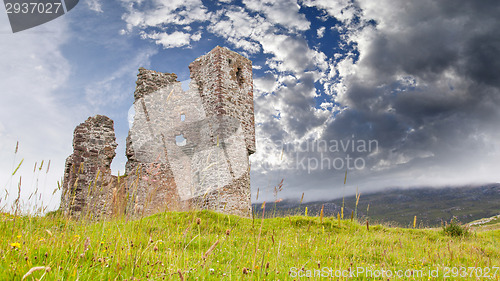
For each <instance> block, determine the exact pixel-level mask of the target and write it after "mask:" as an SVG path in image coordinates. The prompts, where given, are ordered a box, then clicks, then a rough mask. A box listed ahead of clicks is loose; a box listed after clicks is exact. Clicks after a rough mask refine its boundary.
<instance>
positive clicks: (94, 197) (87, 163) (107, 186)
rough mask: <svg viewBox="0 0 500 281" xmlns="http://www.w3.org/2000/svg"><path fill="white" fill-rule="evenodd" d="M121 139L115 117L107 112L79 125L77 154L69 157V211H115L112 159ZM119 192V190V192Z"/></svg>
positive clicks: (65, 201) (65, 193)
mask: <svg viewBox="0 0 500 281" xmlns="http://www.w3.org/2000/svg"><path fill="white" fill-rule="evenodd" d="M116 146H117V143H116V138H115V132H114V129H113V120H111V119H109V118H108V117H106V116H103V115H97V116H94V117H89V118H88V119H87V120H86V121H85V122H84V123H81V124H80V125H78V126H77V127H76V128H75V131H74V133H73V154H71V155H70V156H69V157H68V158H67V159H66V165H65V169H64V181H63V185H62V197H61V208H62V209H63V210H64V212H65V214H67V215H75V216H78V215H81V214H85V215H87V214H89V215H92V216H99V215H101V214H111V213H112V202H113V192H114V193H117V191H116V190H115V191H113V188H116V187H117V186H118V185H117V179H116V177H113V176H112V175H111V169H110V165H111V161H112V160H113V158H114V157H115V154H116V153H115V149H116ZM115 195H116V194H115Z"/></svg>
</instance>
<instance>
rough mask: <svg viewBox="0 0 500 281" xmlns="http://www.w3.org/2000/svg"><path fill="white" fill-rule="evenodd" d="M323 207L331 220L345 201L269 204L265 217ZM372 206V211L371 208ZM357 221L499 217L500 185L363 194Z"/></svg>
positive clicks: (348, 208)
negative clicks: (367, 219)
mask: <svg viewBox="0 0 500 281" xmlns="http://www.w3.org/2000/svg"><path fill="white" fill-rule="evenodd" d="M323 205H324V215H325V216H332V215H335V216H336V215H337V213H340V212H341V207H342V198H340V199H335V200H329V201H325V202H307V203H302V204H300V202H298V201H287V200H285V201H282V202H279V203H277V204H276V210H274V206H275V204H274V203H272V202H268V203H267V205H266V217H271V216H273V215H276V216H286V215H290V214H299V213H301V214H304V211H305V208H306V207H307V209H308V215H310V216H317V215H319V213H320V211H321V207H322V206H323ZM368 205H369V208H368ZM253 206H254V210H255V212H256V214H257V215H259V216H260V215H261V211H262V210H261V204H260V203H256V204H253ZM344 206H345V209H344V218H350V216H351V213H352V212H353V211H354V209H355V206H356V198H355V196H350V197H345V199H344ZM357 209H358V210H357V213H358V218H363V219H366V217H368V218H369V219H370V220H371V221H377V222H384V223H388V224H391V225H398V226H403V227H406V226H410V225H413V219H414V216H417V224H418V225H420V226H431V227H434V226H440V225H441V223H442V222H449V221H450V220H451V219H452V218H453V217H456V219H457V220H458V221H459V222H461V223H468V222H471V221H474V220H477V219H481V218H486V217H491V216H494V215H498V214H500V184H488V185H481V186H465V187H448V188H440V189H436V188H419V189H409V190H405V189H389V190H385V191H382V192H376V193H372V194H361V196H360V199H359V203H358V208H357Z"/></svg>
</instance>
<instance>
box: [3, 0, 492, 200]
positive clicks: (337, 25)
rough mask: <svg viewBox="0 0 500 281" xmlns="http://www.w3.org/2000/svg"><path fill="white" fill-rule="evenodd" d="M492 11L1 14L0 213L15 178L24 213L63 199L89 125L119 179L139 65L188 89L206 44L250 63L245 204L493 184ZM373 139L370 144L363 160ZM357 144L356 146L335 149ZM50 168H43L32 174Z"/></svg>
mask: <svg viewBox="0 0 500 281" xmlns="http://www.w3.org/2000/svg"><path fill="white" fill-rule="evenodd" d="M499 6H500V4H499V3H498V2H497V1H480V2H478V3H476V1H466V0H463V1H451V0H450V1H448V0H442V1H431V0H422V1H410V0H403V1H390V0H382V1H369V0H359V1H350V0H338V1H330V0H317V1H313V0H300V1H295V0H277V1H266V0H243V1H231V0H226V1H218V2H216V1H201V0H182V1H177V0H173V1H172V0H168V1H167V0H149V1H148V0H112V1H101V0H81V1H80V3H79V4H78V5H77V6H76V7H75V8H74V9H73V10H71V11H70V12H69V13H68V14H66V15H64V16H62V17H60V18H58V19H56V20H54V21H51V22H49V23H47V24H44V25H41V26H38V27H35V28H32V29H30V30H26V31H23V32H19V33H16V34H12V32H11V30H10V26H9V22H8V19H7V16H6V14H5V10H4V8H2V9H1V10H0V36H1V40H0V42H1V43H0V62H1V64H0V80H1V83H0V85H1V91H0V93H1V100H2V102H1V103H0V156H1V160H0V184H2V186H0V187H1V189H2V191H0V195H1V198H2V201H1V202H0V206H3V205H6V204H9V202H12V201H13V200H14V199H15V193H16V189H17V182H18V180H19V178H18V177H19V176H20V175H21V176H22V177H23V180H22V181H23V185H22V198H23V201H24V202H26V203H27V202H28V197H29V194H30V193H32V192H33V191H34V190H36V188H37V187H38V191H37V192H38V194H41V195H40V196H41V197H39V198H40V199H41V200H43V202H44V204H48V205H50V206H51V207H50V208H56V207H57V206H58V200H59V196H60V193H58V192H56V193H55V194H54V195H53V191H54V188H55V187H56V186H57V184H56V183H57V180H60V179H61V177H62V174H63V167H64V161H65V158H66V157H67V156H68V155H70V154H71V152H72V147H71V140H72V132H73V129H74V127H75V126H76V125H78V124H79V123H81V122H83V121H84V120H85V119H87V118H88V117H89V116H93V115H96V114H104V115H107V116H109V117H110V118H112V119H113V120H114V122H115V130H116V135H117V142H118V144H119V146H118V150H117V157H116V158H115V160H114V162H113V164H112V168H113V171H114V173H117V172H118V171H122V172H123V170H124V166H125V162H126V157H125V137H126V135H127V133H128V128H129V124H128V121H127V119H128V112H129V109H130V107H131V106H132V102H133V92H134V89H135V80H136V75H137V72H138V71H137V69H138V68H139V67H141V66H142V67H145V68H149V69H154V70H157V71H161V72H173V73H176V74H177V75H178V79H179V81H184V80H187V79H189V69H188V65H189V63H190V62H192V61H193V60H194V59H196V58H197V57H199V56H201V55H203V54H205V53H206V52H208V51H210V50H211V49H212V48H214V47H215V46H217V45H220V46H224V47H228V48H229V49H231V50H234V51H236V52H239V53H240V54H243V55H244V56H246V57H248V58H249V59H251V60H252V61H253V66H254V69H253V70H254V104H255V119H256V120H255V121H256V124H257V126H256V136H257V153H256V154H255V155H253V156H252V157H251V163H252V193H253V195H254V196H253V197H252V200H254V201H255V195H256V192H257V189H259V191H260V192H259V194H260V195H259V197H260V198H259V201H262V200H269V199H272V198H274V196H273V187H274V186H275V185H277V184H279V182H280V181H281V179H282V178H284V190H283V191H282V193H280V194H279V197H283V198H299V197H300V195H301V194H302V192H305V193H306V197H305V198H306V199H307V200H318V199H329V198H334V197H338V196H341V195H348V194H352V193H353V192H354V191H355V189H356V187H359V189H360V190H362V192H370V191H376V190H380V189H382V188H385V187H394V186H398V187H412V186H435V187H439V186H447V185H465V184H476V183H487V182H498V181H499V180H500V178H499V177H500V176H499V173H498V170H499V168H500V164H498V163H500V161H499V160H500V152H499V149H500V141H499V135H500V132H499V130H498V124H499V121H500V115H499V110H498V106H499V105H500V95H499V94H500V77H499V76H498V74H497V72H498V69H500V58H499V56H498V54H499V53H500V41H499V39H498V38H500V28H499V27H500V23H499V20H498V19H497V15H498V14H499V12H500V7H499ZM17 141H19V143H20V144H19V152H18V153H17V154H16V155H15V154H14V148H15V146H16V142H17ZM370 141H375V142H376V143H377V146H376V149H374V148H372V149H367V148H366V147H365V149H364V150H363V149H362V148H363V147H362V144H363V143H365V144H366V143H368V142H370ZM353 143H355V144H356V146H355V149H343V148H342V145H344V148H346V147H349V145H351V144H353ZM325 144H326V146H325ZM282 145H283V146H284V148H283V147H282ZM360 145H361V146H360ZM318 147H323V148H326V151H318V149H317V148H318ZM306 148H307V149H306ZM312 148H316V149H312ZM23 158H24V162H23V165H22V166H21V169H20V170H19V171H18V172H17V173H16V175H15V176H14V177H12V176H11V173H12V171H13V169H14V168H15V166H17V164H18V163H19V161H20V160H21V159H23ZM49 159H50V161H51V167H50V170H49V172H48V173H46V172H43V171H42V170H37V172H35V173H34V172H33V166H34V164H35V163H38V165H39V163H40V162H41V161H42V160H45V163H47V161H48V160H49ZM355 161H357V162H355ZM348 162H350V164H351V165H350V167H348V166H349V165H348V164H349V163H348ZM321 164H323V165H321ZM341 164H342V165H341ZM354 164H357V165H356V166H355V165H354ZM346 169H349V171H348V181H347V184H346V186H344V185H343V177H344V173H345V170H346ZM37 179H38V180H37ZM6 192H8V193H9V196H5V195H6ZM30 200H32V199H30Z"/></svg>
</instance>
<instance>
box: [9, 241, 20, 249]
mask: <svg viewBox="0 0 500 281" xmlns="http://www.w3.org/2000/svg"><path fill="white" fill-rule="evenodd" d="M10 246H11V247H12V248H18V249H19V248H21V244H19V243H17V242H16V243H10Z"/></svg>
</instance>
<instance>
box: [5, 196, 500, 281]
mask: <svg viewBox="0 0 500 281" xmlns="http://www.w3.org/2000/svg"><path fill="white" fill-rule="evenodd" d="M270 206H271V205H268V207H267V208H266V212H268V211H269V210H270V209H271V207H270ZM269 212H270V211H269ZM499 238H500V230H498V229H497V230H485V231H477V232H476V231H472V232H471V233H470V234H469V235H467V236H460V237H451V236H449V235H446V234H445V233H444V232H443V231H442V230H441V229H406V228H389V227H385V226H381V225H368V226H367V225H366V224H365V223H364V222H363V223H358V222H356V221H355V220H353V221H351V220H350V219H349V220H338V219H337V218H334V217H324V218H320V217H306V216H292V217H282V218H271V219H264V220H261V219H257V218H255V219H246V218H239V217H236V216H230V215H222V214H218V213H213V212H207V211H202V212H189V213H178V212H167V213H162V214H157V215H154V216H151V217H145V218H142V219H138V220H127V219H126V218H122V219H112V220H103V221H98V222H91V221H85V220H82V221H75V220H70V219H66V218H63V217H58V216H48V217H14V216H12V215H9V214H0V241H1V243H0V280H21V278H22V277H23V276H24V275H27V276H26V278H25V279H24V280H278V279H279V280H293V279H297V280H298V279H303V278H301V277H302V276H307V275H309V276H312V278H311V280H317V279H319V277H320V276H323V277H325V276H330V277H332V276H333V277H334V278H332V279H336V280H338V278H335V275H342V274H344V276H345V275H346V274H347V275H351V276H352V277H354V278H353V279H355V280H368V279H369V280H373V279H374V278H373V277H374V276H375V275H374V274H385V275H386V276H387V277H389V276H388V274H389V273H390V274H391V275H392V277H389V278H384V280H386V279H390V280H393V279H401V280H415V279H417V280H419V279H424V278H425V279H426V280H427V279H428V277H429V275H432V276H434V275H435V274H437V275H438V276H439V277H440V278H441V279H442V277H443V275H444V274H448V276H450V277H453V276H456V274H465V275H467V276H469V277H467V278H465V279H471V280H475V279H476V278H475V277H474V276H476V275H475V274H485V268H488V269H489V270H490V271H489V275H490V276H493V274H494V273H495V274H496V275H495V277H494V278H493V280H498V276H499V275H500V272H496V271H495V270H498V267H496V268H495V267H494V266H499V265H500V242H499V241H500V239H499ZM461 267H462V269H460V268H461ZM454 268H457V270H458V271H456V272H455V270H454ZM478 268H481V270H482V271H481V272H482V273H480V272H479V271H478V270H477V269H478ZM382 270H384V272H385V273H382ZM452 270H453V271H452ZM460 270H462V271H460ZM473 270H476V271H475V272H474V271H473ZM321 274H323V275H321ZM433 274H434V275H433ZM454 274H455V275H454ZM471 276H472V277H471ZM481 276H482V275H481ZM397 277H402V278H397ZM35 278H36V279H35ZM376 279H377V280H378V279H381V278H376ZM430 279H434V277H431V278H430Z"/></svg>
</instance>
